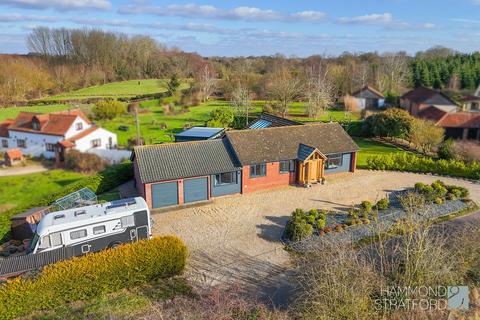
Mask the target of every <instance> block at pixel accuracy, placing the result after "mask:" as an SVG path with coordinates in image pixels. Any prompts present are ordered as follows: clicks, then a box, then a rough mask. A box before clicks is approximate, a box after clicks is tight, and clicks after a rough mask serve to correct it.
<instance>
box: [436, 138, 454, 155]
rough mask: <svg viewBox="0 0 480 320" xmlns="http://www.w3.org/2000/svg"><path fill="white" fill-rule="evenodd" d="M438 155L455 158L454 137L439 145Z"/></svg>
mask: <svg viewBox="0 0 480 320" xmlns="http://www.w3.org/2000/svg"><path fill="white" fill-rule="evenodd" d="M437 154H438V157H439V158H440V159H445V160H453V159H455V150H454V142H453V139H452V138H448V139H447V140H445V141H443V142H442V143H441V144H440V146H439V147H438V151H437Z"/></svg>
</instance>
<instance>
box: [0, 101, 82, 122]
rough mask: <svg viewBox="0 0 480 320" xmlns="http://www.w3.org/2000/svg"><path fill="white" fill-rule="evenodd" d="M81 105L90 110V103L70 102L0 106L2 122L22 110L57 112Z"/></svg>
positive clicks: (0, 119) (12, 117)
mask: <svg viewBox="0 0 480 320" xmlns="http://www.w3.org/2000/svg"><path fill="white" fill-rule="evenodd" d="M77 107H80V108H81V109H82V110H86V111H88V109H89V108H90V106H89V105H86V104H82V105H75V106H72V105H69V104H53V105H36V106H28V107H9V108H0V122H1V121H4V120H5V119H14V118H15V117H16V116H17V115H18V113H20V112H21V111H28V112H39V113H47V112H57V111H62V110H67V109H71V108H77Z"/></svg>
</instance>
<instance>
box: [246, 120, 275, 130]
mask: <svg viewBox="0 0 480 320" xmlns="http://www.w3.org/2000/svg"><path fill="white" fill-rule="evenodd" d="M271 125H272V123H271V122H270V121H267V120H263V119H258V120H257V121H255V122H254V123H252V124H251V125H250V126H249V127H248V128H249V129H260V128H268V127H270V126H271Z"/></svg>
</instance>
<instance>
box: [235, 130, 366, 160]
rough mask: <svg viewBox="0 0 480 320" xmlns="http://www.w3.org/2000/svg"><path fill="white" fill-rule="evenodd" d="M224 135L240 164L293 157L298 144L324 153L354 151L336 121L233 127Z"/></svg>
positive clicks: (296, 153)
mask: <svg viewBox="0 0 480 320" xmlns="http://www.w3.org/2000/svg"><path fill="white" fill-rule="evenodd" d="M226 137H227V139H228V140H229V141H230V143H231V144H232V147H233V150H234V151H235V153H236V155H237V157H238V159H239V160H240V163H241V164H242V165H250V164H254V163H263V162H273V161H280V160H292V159H297V157H298V148H299V146H300V144H305V145H307V146H310V147H312V148H317V149H318V150H319V151H320V152H321V153H323V154H325V155H328V154H333V153H343V152H353V151H356V150H358V146H357V144H356V143H355V142H354V141H353V140H352V138H351V137H350V136H349V135H348V134H347V133H346V132H345V130H343V128H342V126H340V124H338V123H320V124H306V125H302V126H288V127H276V128H265V129H257V130H234V131H227V133H226Z"/></svg>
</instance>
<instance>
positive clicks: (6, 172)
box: [0, 165, 48, 177]
mask: <svg viewBox="0 0 480 320" xmlns="http://www.w3.org/2000/svg"><path fill="white" fill-rule="evenodd" d="M47 170H48V168H47V167H44V166H40V165H29V166H25V167H12V168H7V169H0V177H8V176H20V175H23V174H30V173H37V172H44V171H47Z"/></svg>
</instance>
